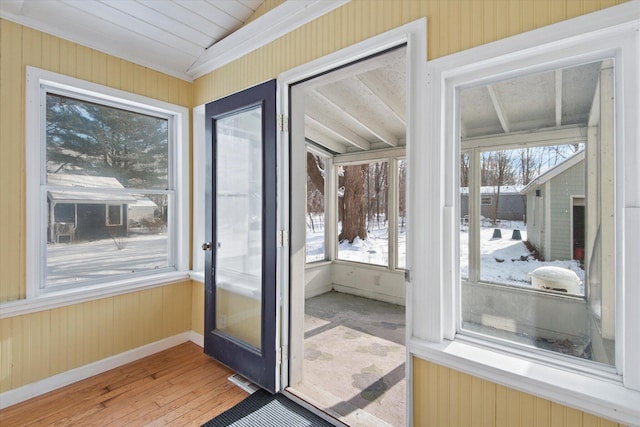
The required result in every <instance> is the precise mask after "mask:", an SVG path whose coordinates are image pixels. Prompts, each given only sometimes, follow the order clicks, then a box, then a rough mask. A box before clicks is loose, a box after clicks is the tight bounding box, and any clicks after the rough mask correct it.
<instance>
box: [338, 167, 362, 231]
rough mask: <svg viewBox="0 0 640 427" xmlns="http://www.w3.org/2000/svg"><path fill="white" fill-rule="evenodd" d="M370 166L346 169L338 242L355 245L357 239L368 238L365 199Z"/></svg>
mask: <svg viewBox="0 0 640 427" xmlns="http://www.w3.org/2000/svg"><path fill="white" fill-rule="evenodd" d="M367 171H368V165H357V166H345V167H344V196H343V197H342V206H343V208H344V214H343V216H342V231H341V232H340V235H339V236H338V241H340V242H342V241H344V240H347V241H348V242H349V243H353V240H354V239H355V238H356V237H360V239H363V240H364V239H366V238H367V224H366V207H365V199H364V183H365V176H366V174H367Z"/></svg>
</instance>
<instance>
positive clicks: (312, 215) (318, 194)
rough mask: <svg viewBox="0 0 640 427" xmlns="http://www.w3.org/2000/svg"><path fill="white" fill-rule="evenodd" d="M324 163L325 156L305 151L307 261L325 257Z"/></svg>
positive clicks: (320, 259) (325, 163)
mask: <svg viewBox="0 0 640 427" xmlns="http://www.w3.org/2000/svg"><path fill="white" fill-rule="evenodd" d="M326 165H327V157H326V156H323V155H321V154H317V153H313V152H311V151H307V234H306V236H307V237H306V239H307V240H306V241H307V244H306V251H307V262H316V261H324V260H326V259H327V254H326V252H327V251H326V238H325V236H326V230H325V220H326V216H325V173H326V170H327V167H326Z"/></svg>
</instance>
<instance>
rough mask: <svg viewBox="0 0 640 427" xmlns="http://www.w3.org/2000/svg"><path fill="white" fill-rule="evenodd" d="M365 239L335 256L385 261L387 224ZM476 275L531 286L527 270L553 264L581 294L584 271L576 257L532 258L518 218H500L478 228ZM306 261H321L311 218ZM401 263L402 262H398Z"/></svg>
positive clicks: (463, 239) (320, 235)
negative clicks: (571, 275) (572, 276)
mask: <svg viewBox="0 0 640 427" xmlns="http://www.w3.org/2000/svg"><path fill="white" fill-rule="evenodd" d="M495 228H500V230H501V234H502V237H501V238H493V233H494V229H495ZM368 229H369V235H368V237H367V239H365V240H361V239H358V238H356V239H355V240H354V241H353V243H349V242H346V241H344V242H342V243H340V244H339V245H338V254H339V255H338V258H339V259H341V260H347V261H355V262H362V263H367V264H375V265H387V264H388V256H389V250H388V247H389V246H388V238H389V234H388V230H387V225H386V223H385V224H382V223H381V224H380V226H378V225H377V224H373V225H370V226H369V228H368ZM516 229H517V230H519V231H520V236H521V240H512V238H511V237H512V234H513V231H514V230H516ZM405 230H406V228H405V227H403V228H401V229H399V233H398V251H399V254H400V257H401V258H402V259H404V257H405V256H406V232H405ZM480 235H481V244H480V263H481V272H480V277H481V279H482V281H485V282H490V283H501V284H508V285H515V286H531V278H530V276H529V273H531V272H532V271H534V270H535V269H536V268H538V267H542V266H555V267H561V268H566V269H569V270H571V271H573V272H575V273H576V274H577V275H578V277H579V278H580V280H581V281H582V283H583V284H582V285H581V293H583V294H584V270H582V269H581V268H580V266H579V263H578V261H576V260H563V261H538V260H536V259H534V257H533V255H532V254H531V253H530V252H529V250H528V249H527V247H526V246H525V244H524V242H525V241H526V240H527V228H526V226H525V225H524V223H523V222H521V221H502V222H501V223H500V225H499V226H498V227H494V226H493V225H490V224H489V223H486V222H485V223H484V224H483V226H482V229H481V233H480ZM307 257H308V258H307V260H308V262H312V261H318V260H324V223H323V222H321V221H318V220H315V221H314V229H313V230H312V229H311V227H307ZM401 266H404V263H401ZM460 274H461V277H463V278H465V277H468V274H469V233H468V227H467V226H461V229H460Z"/></svg>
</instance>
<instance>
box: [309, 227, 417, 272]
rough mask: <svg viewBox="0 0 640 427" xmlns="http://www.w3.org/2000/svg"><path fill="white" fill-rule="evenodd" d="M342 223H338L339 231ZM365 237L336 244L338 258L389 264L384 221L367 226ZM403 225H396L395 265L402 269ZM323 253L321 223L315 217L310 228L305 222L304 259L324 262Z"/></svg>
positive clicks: (404, 233)
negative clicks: (396, 251) (305, 242)
mask: <svg viewBox="0 0 640 427" xmlns="http://www.w3.org/2000/svg"><path fill="white" fill-rule="evenodd" d="M340 227H341V223H339V224H338V233H339V232H340V231H339V230H340ZM367 233H368V236H367V239H365V240H362V239H359V238H356V239H355V240H354V241H353V243H351V244H350V243H349V242H347V241H344V242H342V243H340V244H339V245H338V256H337V258H338V259H340V260H345V261H355V262H362V263H365V264H374V265H383V266H386V265H388V264H389V233H388V227H387V223H385V222H380V223H379V224H378V223H373V224H370V225H369V226H368V231H367ZM406 240H407V235H406V227H404V226H399V227H398V267H399V268H404V266H405V260H406V256H407V249H406ZM324 259H325V253H324V222H322V220H321V218H320V219H318V218H314V226H313V229H312V228H311V226H310V224H309V223H308V221H307V262H314V261H323V260H324Z"/></svg>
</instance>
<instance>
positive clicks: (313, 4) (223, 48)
mask: <svg viewBox="0 0 640 427" xmlns="http://www.w3.org/2000/svg"><path fill="white" fill-rule="evenodd" d="M350 1H351V0H286V1H285V2H284V3H283V4H281V5H280V6H278V7H276V8H274V9H272V10H270V11H269V12H267V13H265V14H264V15H262V16H260V17H259V18H257V19H256V20H254V21H252V22H250V23H249V24H247V25H246V26H244V27H241V28H240V29H238V30H237V31H235V32H234V33H232V34H231V35H229V36H228V37H226V38H224V39H222V40H220V41H219V42H218V43H216V44H214V45H213V46H211V47H210V48H208V49H207V50H206V51H205V52H204V53H203V54H202V55H201V56H200V58H198V60H197V61H196V62H195V63H194V64H193V65H192V66H191V67H190V68H189V69H188V70H187V71H186V73H187V74H188V75H189V76H191V78H192V79H197V78H198V77H202V76H204V75H205V74H207V73H210V72H212V71H214V70H216V69H218V68H220V67H222V66H224V65H226V64H228V63H230V62H232V61H234V60H235V59H238V58H240V57H242V56H244V55H246V54H248V53H250V52H252V51H254V50H256V49H258V48H260V47H262V46H264V45H266V44H268V43H270V42H272V41H274V40H275V39H277V38H279V37H281V36H283V35H285V34H287V33H289V32H291V31H293V30H295V29H296V28H299V27H301V26H303V25H305V24H307V23H308V22H311V21H313V20H314V19H317V18H319V17H320V16H322V15H324V14H326V13H329V12H331V11H332V10H334V9H337V8H338V7H340V6H342V5H344V4H346V3H349V2H350Z"/></svg>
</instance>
